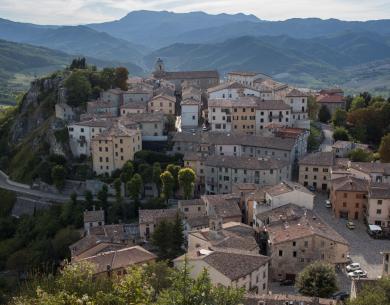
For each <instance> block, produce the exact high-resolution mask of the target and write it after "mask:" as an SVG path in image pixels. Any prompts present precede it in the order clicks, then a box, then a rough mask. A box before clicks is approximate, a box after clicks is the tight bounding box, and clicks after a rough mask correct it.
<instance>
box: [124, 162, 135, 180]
mask: <svg viewBox="0 0 390 305" xmlns="http://www.w3.org/2000/svg"><path fill="white" fill-rule="evenodd" d="M133 174H134V166H133V163H132V162H131V161H130V160H129V161H127V162H126V163H125V164H124V165H123V167H122V173H121V180H122V182H123V183H127V182H129V181H130V179H131V177H133Z"/></svg>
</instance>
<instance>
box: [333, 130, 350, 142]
mask: <svg viewBox="0 0 390 305" xmlns="http://www.w3.org/2000/svg"><path fill="white" fill-rule="evenodd" d="M333 139H334V140H335V141H348V140H349V135H348V131H347V130H346V129H345V128H344V127H337V128H336V129H335V130H334V132H333Z"/></svg>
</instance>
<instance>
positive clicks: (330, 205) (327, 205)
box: [325, 199, 332, 208]
mask: <svg viewBox="0 0 390 305" xmlns="http://www.w3.org/2000/svg"><path fill="white" fill-rule="evenodd" d="M325 207H327V208H331V207H332V204H331V203H330V200H329V199H327V200H325Z"/></svg>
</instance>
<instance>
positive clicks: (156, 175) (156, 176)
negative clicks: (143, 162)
mask: <svg viewBox="0 0 390 305" xmlns="http://www.w3.org/2000/svg"><path fill="white" fill-rule="evenodd" d="M160 176H161V165H160V163H158V162H154V163H153V173H152V179H153V182H154V183H155V184H156V187H157V190H158V193H159V194H160V190H161V179H160Z"/></svg>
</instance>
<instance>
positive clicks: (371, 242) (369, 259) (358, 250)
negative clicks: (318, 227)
mask: <svg viewBox="0 0 390 305" xmlns="http://www.w3.org/2000/svg"><path fill="white" fill-rule="evenodd" d="M326 199H327V196H326V195H325V194H321V193H317V194H316V199H315V203H314V212H315V213H316V214H317V215H318V216H319V217H321V218H322V220H323V221H325V222H326V223H327V224H328V225H330V226H331V227H332V228H333V229H335V230H336V231H337V232H338V233H339V234H340V235H341V236H343V237H344V238H345V239H346V240H347V241H348V242H349V246H350V256H351V258H352V261H353V262H356V263H359V264H360V265H361V267H362V269H363V270H365V271H367V273H368V277H370V278H375V277H378V276H380V275H381V273H382V256H381V254H380V252H381V251H383V250H385V249H390V240H380V239H373V238H371V237H370V236H369V235H368V234H367V231H366V228H367V227H366V225H365V224H363V223H359V222H356V221H354V223H355V225H356V228H355V229H354V230H350V229H348V228H347V227H346V220H345V219H336V218H335V217H334V216H333V213H332V211H331V209H330V208H326V207H325V200H326Z"/></svg>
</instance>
